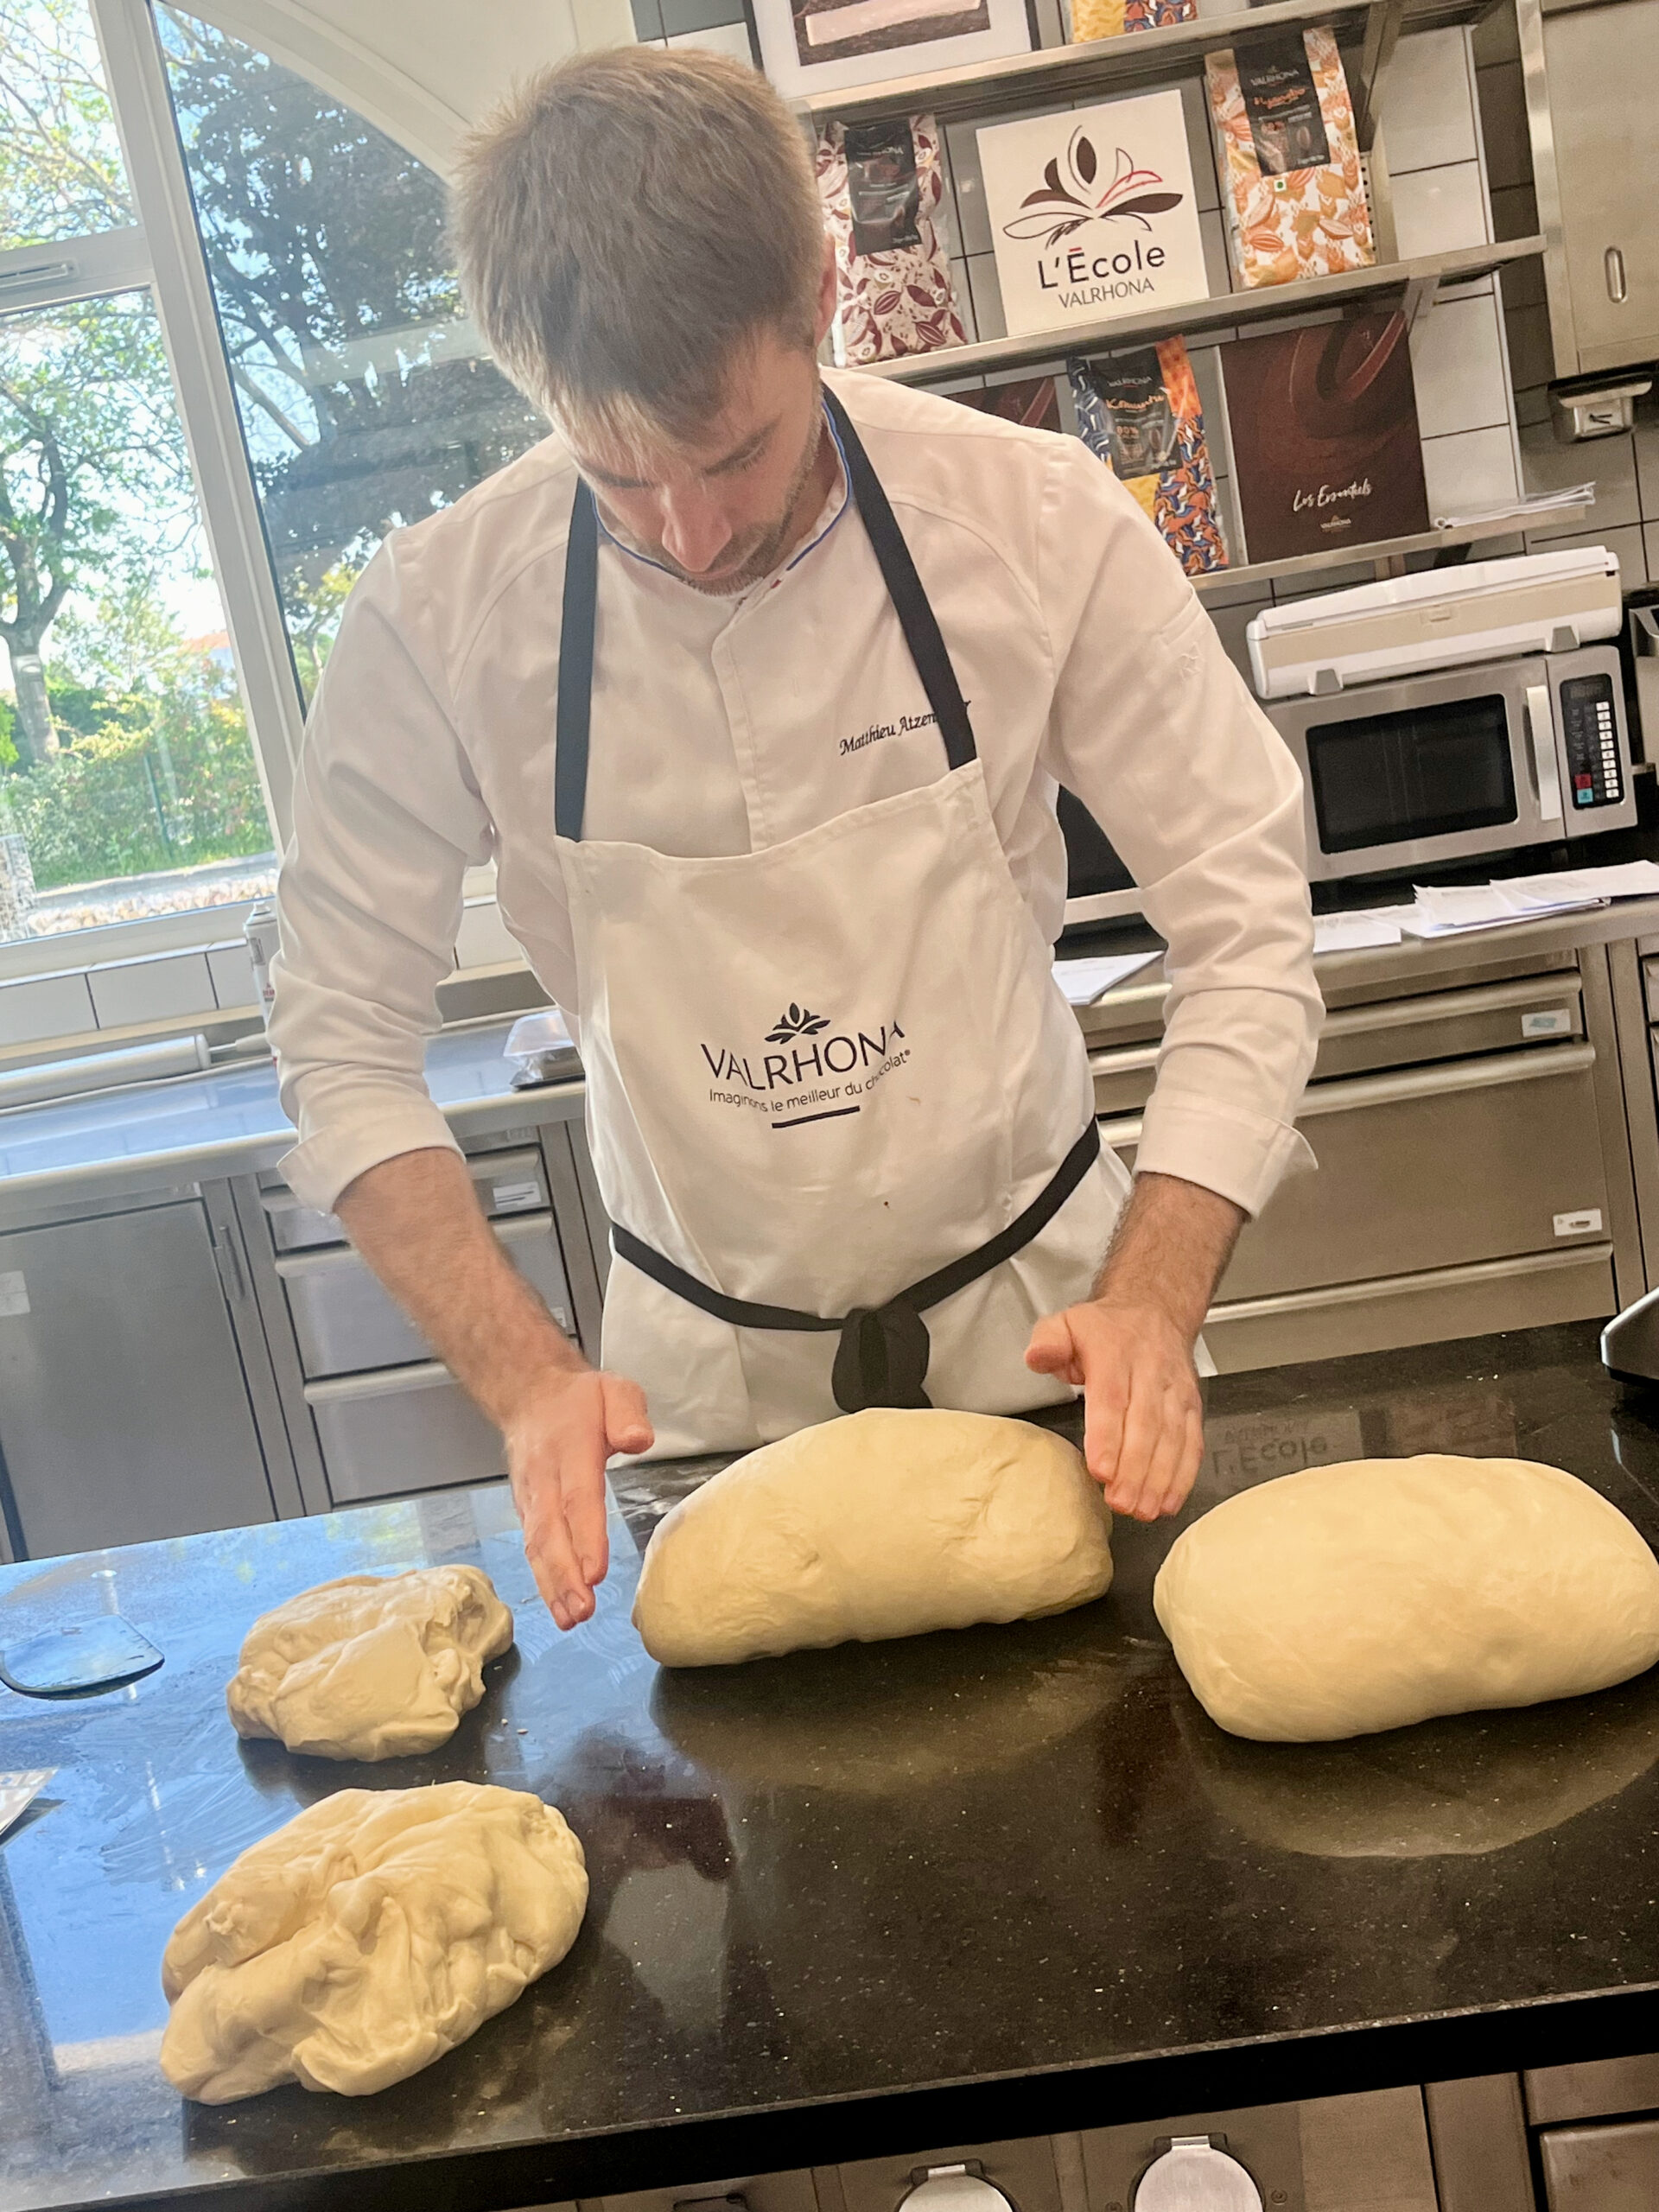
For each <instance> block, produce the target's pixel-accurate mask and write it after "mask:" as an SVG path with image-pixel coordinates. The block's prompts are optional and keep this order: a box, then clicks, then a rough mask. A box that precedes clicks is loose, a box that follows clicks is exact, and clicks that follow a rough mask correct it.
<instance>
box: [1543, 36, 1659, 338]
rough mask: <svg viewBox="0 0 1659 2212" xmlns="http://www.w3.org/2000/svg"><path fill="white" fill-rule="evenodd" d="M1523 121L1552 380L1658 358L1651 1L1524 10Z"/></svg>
mask: <svg viewBox="0 0 1659 2212" xmlns="http://www.w3.org/2000/svg"><path fill="white" fill-rule="evenodd" d="M1518 15H1519V22H1520V29H1521V36H1522V54H1523V57H1524V60H1525V64H1526V77H1527V97H1528V111H1529V120H1530V124H1531V130H1532V141H1533V167H1534V172H1535V179H1536V183H1537V189H1538V207H1539V216H1540V219H1541V223H1542V225H1543V227H1544V231H1545V235H1546V237H1547V238H1548V241H1549V250H1548V253H1547V256H1546V258H1545V277H1546V282H1547V285H1548V297H1549V312H1550V334H1551V338H1552V341H1553V344H1554V357H1555V373H1556V374H1557V376H1559V377H1575V376H1586V375H1593V374H1597V373H1599V372H1601V371H1604V370H1610V369H1620V368H1630V367H1632V366H1635V365H1638V364H1644V363H1646V362H1649V361H1651V360H1652V359H1653V358H1654V357H1655V355H1656V354H1659V228H1656V226H1655V224H1654V222H1653V216H1652V200H1653V187H1652V181H1653V175H1654V168H1655V163H1656V161H1659V0H1610V3H1609V4H1605V5H1602V6H1599V7H1585V6H1581V5H1573V4H1562V0H1542V4H1541V5H1540V0H1522V4H1521V6H1520V9H1519V10H1518Z"/></svg>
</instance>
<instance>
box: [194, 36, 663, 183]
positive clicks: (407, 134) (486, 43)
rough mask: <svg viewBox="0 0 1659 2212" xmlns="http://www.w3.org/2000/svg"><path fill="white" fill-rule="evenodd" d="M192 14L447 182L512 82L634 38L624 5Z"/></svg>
mask: <svg viewBox="0 0 1659 2212" xmlns="http://www.w3.org/2000/svg"><path fill="white" fill-rule="evenodd" d="M189 4H190V7H191V9H192V11H193V12H194V14H196V15H198V16H203V17H205V18H206V19H207V21H208V22H213V23H216V24H218V25H219V28H220V29H222V30H226V31H229V32H231V33H232V35H233V36H235V37H237V38H240V39H245V40H246V41H247V43H248V44H249V45H250V46H254V47H257V48H259V50H260V51H261V52H262V53H264V54H270V56H271V57H272V59H273V60H277V61H281V62H283V63H285V64H286V65H287V67H289V68H291V69H296V70H298V71H299V72H300V73H301V74H302V76H306V77H308V78H309V79H311V81H312V83H313V84H314V85H315V86H318V88H319V89H320V90H321V91H322V92H327V93H328V94H329V96H330V97H331V98H333V99H339V100H341V101H343V102H344V103H345V104H346V105H347V106H348V107H353V108H355V109H356V110H357V111H358V113H359V115H363V116H365V117H366V118H368V120H369V121H370V122H371V123H372V124H376V125H378V128H379V129H380V130H384V131H385V133H386V134H387V136H388V137H391V138H395V139H396V140H397V143H398V144H399V145H401V146H405V147H407V148H408V149H409V151H410V153H411V154H414V155H416V156H417V157H418V158H419V159H420V160H421V161H423V162H426V163H427V164H428V166H429V168H435V169H436V170H437V172H438V173H439V175H441V176H446V175H448V173H449V169H450V167H451V164H452V162H453V160H454V151H455V147H456V145H457V143H459V141H460V139H461V137H462V136H463V135H464V134H465V132H466V131H467V130H468V129H469V128H470V127H471V125H472V124H474V123H476V122H477V121H479V120H480V118H481V117H482V116H484V115H485V114H486V112H487V111H488V110H489V109H490V108H491V107H492V106H493V105H494V103H495V102H496V101H497V100H498V99H500V98H501V96H502V94H503V93H505V92H507V91H508V90H510V88H511V87H512V84H513V82H514V80H515V79H518V78H520V77H523V76H524V75H526V74H528V73H529V72H531V70H533V69H537V68H540V67H542V66H543V64H544V63H546V62H550V61H558V60H562V59H563V57H564V56H565V55H566V54H574V53H576V52H578V51H581V50H582V49H585V48H591V47H603V46H626V45H631V44H632V41H633V35H634V31H633V16H632V10H630V7H629V5H628V0H488V4H487V5H486V6H481V7H480V6H470V7H469V6H462V5H457V4H456V0H189Z"/></svg>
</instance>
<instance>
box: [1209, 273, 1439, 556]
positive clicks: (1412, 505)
mask: <svg viewBox="0 0 1659 2212" xmlns="http://www.w3.org/2000/svg"><path fill="white" fill-rule="evenodd" d="M1220 352H1221V371H1222V382H1223V385H1224V389H1225V391H1226V394H1227V416H1228V421H1229V423H1230V428H1231V431H1232V445H1233V477H1234V486H1235V488H1236V493H1237V495H1238V507H1239V516H1240V520H1241V521H1242V523H1243V532H1244V539H1245V546H1246V553H1245V558H1246V559H1247V560H1249V561H1286V560H1291V559H1294V557H1295V556H1298V555H1300V554H1304V553H1324V552H1328V551H1330V550H1332V548H1333V547H1334V548H1340V547H1342V546H1344V545H1355V546H1358V545H1365V544H1369V543H1371V542H1372V541H1373V540H1375V539H1377V538H1383V537H1408V536H1410V535H1411V534H1412V533H1414V532H1415V531H1423V530H1427V528H1428V498H1427V493H1426V492H1425V490H1424V487H1423V449H1422V442H1421V437H1420V435H1419V433H1418V429H1417V397H1416V391H1415V389H1414V385H1413V384H1412V378H1411V348H1410V346H1409V344H1408V334H1407V330H1406V323H1405V318H1404V316H1403V315H1398V314H1395V315H1385V314H1374V315H1359V316H1356V317H1353V318H1351V319H1350V320H1348V321H1341V322H1325V323H1319V324H1315V325H1314V326H1313V327H1310V328H1307V329H1304V330H1287V331H1274V332H1272V333H1271V334H1268V336H1266V337H1264V338H1241V339H1237V340H1235V341H1234V342H1233V343H1232V344H1231V345H1229V346H1222V347H1221V349H1220Z"/></svg>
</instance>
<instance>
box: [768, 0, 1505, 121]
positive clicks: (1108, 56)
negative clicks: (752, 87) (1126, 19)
mask: <svg viewBox="0 0 1659 2212" xmlns="http://www.w3.org/2000/svg"><path fill="white" fill-rule="evenodd" d="M1490 5H1491V0H1272V4H1270V5H1268V6H1267V7H1262V8H1243V9H1239V10H1236V11H1234V12H1231V13H1229V14H1227V15H1224V16H1200V17H1199V18H1198V21H1197V22H1191V23H1172V24H1169V25H1167V26H1166V28H1165V29H1161V30H1150V31H1126V32H1124V33H1122V35H1120V36H1118V37H1116V38H1103V39H1090V40H1089V41H1086V42H1085V43H1084V44H1082V45H1079V46H1051V47H1042V48H1039V49H1038V50H1037V51H1036V52H1035V53H1033V54H1013V55H1010V56H1009V58H1008V59H1007V60H1004V61H993V62H991V63H989V64H988V66H986V67H982V68H973V67H969V68H962V69H941V70H938V71H936V72H934V73H932V74H931V75H928V76H921V77H893V78H889V79H886V80H885V81H883V82H882V83H880V84H878V85H859V86H854V87H853V88H851V89H850V90H849V91H847V92H820V93H818V94H816V95H815V96H814V97H812V98H810V99H804V100H799V101H797V102H796V103H795V106H796V110H797V112H798V113H799V114H800V115H803V116H804V117H808V118H810V119H811V120H812V121H813V122H815V123H819V122H824V121H828V120H829V118H840V119H842V121H850V120H852V119H854V118H857V117H859V116H868V115H882V114H886V113H888V112H890V111H892V110H893V109H902V110H905V111H907V112H913V111H923V110H925V111H926V112H927V113H929V114H931V115H936V116H939V117H946V116H962V115H976V116H977V115H983V116H990V115H995V114H996V113H997V112H998V111H1002V110H1006V109H1007V108H1011V107H1033V106H1038V105H1041V103H1042V102H1043V101H1045V100H1057V101H1065V100H1076V99H1082V98H1084V97H1085V96H1086V95H1088V94H1090V93H1092V92H1112V91H1116V90H1117V89H1119V88H1120V87H1128V86H1136V85H1147V84H1168V83H1170V82H1173V80H1174V79H1178V78H1180V77H1184V76H1191V75H1193V74H1195V73H1197V72H1198V71H1199V70H1201V69H1202V68H1203V67H1204V57H1205V54H1215V53H1218V52H1219V51H1220V49H1221V48H1224V47H1229V46H1231V45H1232V44H1233V43H1234V42H1235V41H1236V40H1238V39H1241V38H1255V37H1260V35H1262V32H1263V31H1271V30H1274V29H1279V28H1281V27H1284V26H1288V27H1290V28H1292V29H1296V28H1300V27H1303V26H1306V25H1308V24H1313V23H1329V24H1330V25H1331V26H1332V29H1335V30H1337V31H1338V33H1339V34H1347V33H1357V32H1359V31H1361V30H1363V31H1364V32H1365V33H1366V34H1367V43H1368V47H1370V48H1375V49H1376V54H1377V59H1378V60H1379V62H1381V61H1382V60H1385V59H1386V55H1387V52H1388V49H1389V48H1390V47H1391V46H1392V43H1393V38H1394V35H1395V33H1396V32H1398V31H1401V30H1403V31H1408V32H1410V31H1421V30H1442V29H1446V28H1447V27H1448V26H1450V25H1452V24H1457V23H1472V22H1476V21H1477V20H1478V17H1479V16H1482V15H1484V13H1485V11H1486V10H1487V8H1488V7H1489V6H1490ZM1355 105H1356V107H1357V108H1358V107H1359V106H1361V105H1363V102H1362V100H1361V99H1360V88H1359V87H1357V86H1356V87H1355Z"/></svg>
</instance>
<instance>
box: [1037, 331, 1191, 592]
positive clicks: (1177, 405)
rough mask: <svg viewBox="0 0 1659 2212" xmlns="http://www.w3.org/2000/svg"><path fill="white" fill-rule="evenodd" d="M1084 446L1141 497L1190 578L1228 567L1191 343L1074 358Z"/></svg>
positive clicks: (1172, 341)
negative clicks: (1089, 358)
mask: <svg viewBox="0 0 1659 2212" xmlns="http://www.w3.org/2000/svg"><path fill="white" fill-rule="evenodd" d="M1066 367H1067V371H1068V372H1069V374H1070V376H1071V396H1072V397H1073V399H1074V400H1075V401H1076V403H1077V431H1078V434H1079V435H1080V436H1081V437H1082V439H1083V442H1084V444H1085V445H1086V446H1087V447H1088V448H1089V450H1090V453H1092V454H1095V455H1096V457H1097V458H1098V459H1099V460H1101V461H1104V462H1105V464H1106V466H1107V467H1108V468H1109V469H1110V470H1111V472H1112V474H1114V475H1115V476H1116V477H1117V478H1118V479H1119V480H1121V481H1122V483H1124V484H1126V485H1127V486H1128V488H1129V490H1130V491H1131V492H1133V493H1134V494H1135V498H1136V499H1138V500H1139V501H1140V503H1141V506H1142V507H1143V508H1144V509H1145V510H1146V512H1147V516H1148V517H1149V518H1150V519H1151V520H1152V521H1153V522H1154V523H1155V524H1157V526H1158V529H1159V531H1160V535H1161V536H1162V537H1163V540H1164V542H1165V543H1166V545H1167V546H1168V547H1169V549H1170V550H1171V552H1173V554H1174V556H1175V557H1176V559H1177V560H1178V561H1179V563H1180V564H1181V566H1182V567H1183V568H1184V569H1185V571H1186V573H1187V575H1189V576H1207V575H1213V574H1214V572H1215V571H1216V570H1217V569H1224V568H1225V567H1226V566H1227V546H1226V543H1225V541H1224V538H1223V537H1222V534H1221V521H1220V518H1219V516H1218V514H1217V509H1216V480H1215V476H1214V473H1213V472H1212V470H1211V466H1210V448H1209V446H1208V444H1207V442H1206V441H1205V435H1204V410H1203V408H1202V407H1201V405H1200V404H1199V401H1198V382H1197V379H1196V378H1194V376H1193V374H1192V359H1191V358H1190V356H1189V355H1188V353H1187V350H1186V346H1185V341H1184V340H1181V339H1179V338H1165V339H1162V340H1160V341H1159V343H1158V344H1157V345H1156V346H1141V347H1138V348H1137V349H1136V350H1135V352H1134V353H1115V354H1113V355H1111V356H1110V357H1109V358H1108V359H1104V360H1099V361H1070V362H1068V363H1067V364H1066Z"/></svg>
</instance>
